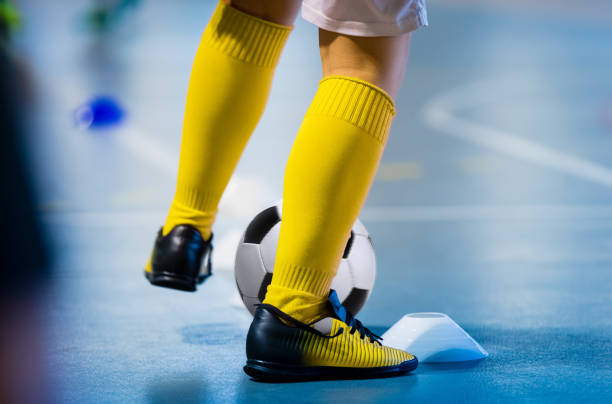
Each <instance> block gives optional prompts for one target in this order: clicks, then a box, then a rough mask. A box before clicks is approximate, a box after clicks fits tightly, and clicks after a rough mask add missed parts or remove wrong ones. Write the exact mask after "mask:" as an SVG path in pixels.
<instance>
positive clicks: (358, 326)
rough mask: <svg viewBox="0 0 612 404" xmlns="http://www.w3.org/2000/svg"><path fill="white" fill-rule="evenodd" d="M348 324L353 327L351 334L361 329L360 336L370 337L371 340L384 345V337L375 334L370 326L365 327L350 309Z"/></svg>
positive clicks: (362, 337) (347, 314)
mask: <svg viewBox="0 0 612 404" xmlns="http://www.w3.org/2000/svg"><path fill="white" fill-rule="evenodd" d="M346 324H347V325H348V326H349V327H351V331H349V333H350V334H354V333H355V331H359V338H361V339H364V338H365V337H368V338H370V341H372V342H375V343H377V344H378V345H382V344H381V343H380V341H382V337H381V336H378V335H376V334H374V333H373V332H372V331H370V329H369V328H367V327H365V326H364V325H363V324H362V323H361V321H359V320H357V319H356V318H355V316H353V315H352V314H351V313H350V312H349V311H348V310H347V311H346Z"/></svg>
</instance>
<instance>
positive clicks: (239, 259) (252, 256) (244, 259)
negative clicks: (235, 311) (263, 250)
mask: <svg viewBox="0 0 612 404" xmlns="http://www.w3.org/2000/svg"><path fill="white" fill-rule="evenodd" d="M265 274H266V271H265V269H264V264H263V261H262V259H261V254H260V253H259V245H258V244H249V243H241V244H240V245H238V249H237V250H236V265H235V266H234V276H235V277H236V283H237V284H238V288H239V290H240V292H241V293H242V294H243V295H245V296H257V293H258V292H259V288H260V286H261V282H262V281H263V278H264V276H265Z"/></svg>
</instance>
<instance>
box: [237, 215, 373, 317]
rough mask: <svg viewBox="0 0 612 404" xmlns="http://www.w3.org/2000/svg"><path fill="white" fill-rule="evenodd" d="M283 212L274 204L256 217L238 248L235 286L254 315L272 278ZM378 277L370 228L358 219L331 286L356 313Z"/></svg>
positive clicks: (348, 307)
mask: <svg viewBox="0 0 612 404" xmlns="http://www.w3.org/2000/svg"><path fill="white" fill-rule="evenodd" d="M280 212H281V207H280V206H272V207H270V208H268V209H265V210H263V211H262V212H260V213H259V214H258V215H257V216H255V218H254V219H253V220H252V221H251V223H249V225H248V227H247V229H246V230H245V232H244V234H243V235H242V238H241V239H240V244H239V245H238V249H237V251H236V263H235V268H234V275H235V277H236V285H237V286H238V291H239V292H240V297H242V301H243V302H244V305H245V306H246V308H247V309H248V310H249V311H250V312H251V314H254V313H255V305H256V304H258V303H261V302H262V301H263V299H264V297H265V295H266V290H267V288H268V285H269V284H270V282H271V280H272V271H273V269H274V259H275V257H276V246H277V245H278V236H279V234H280V222H281V214H280ZM375 278H376V257H375V255H374V246H373V245H372V240H371V239H370V235H369V234H368V231H367V230H366V228H365V227H364V226H363V224H362V223H361V222H360V221H359V220H357V221H356V222H355V224H354V225H353V228H352V229H351V236H350V238H349V240H348V242H347V244H346V247H345V249H344V254H343V256H342V261H341V262H340V267H339V268H338V273H337V274H336V277H335V278H334V280H333V282H332V289H335V290H336V292H337V293H338V297H339V298H340V301H341V302H342V304H343V305H344V306H345V307H346V308H347V309H348V310H349V311H350V312H351V313H353V314H357V312H359V310H361V308H362V307H363V305H364V304H365V302H366V301H367V300H368V297H369V296H370V292H371V291H372V288H373V287H374V280H375Z"/></svg>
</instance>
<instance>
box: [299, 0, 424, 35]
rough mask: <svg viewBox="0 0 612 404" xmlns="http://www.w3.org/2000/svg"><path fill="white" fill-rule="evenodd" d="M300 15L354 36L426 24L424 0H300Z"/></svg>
mask: <svg viewBox="0 0 612 404" xmlns="http://www.w3.org/2000/svg"><path fill="white" fill-rule="evenodd" d="M302 17H303V18H304V19H305V20H307V21H309V22H311V23H313V24H314V25H316V26H318V27H320V28H323V29H324V30H327V31H332V32H338V33H340V34H345V35H354V36H396V35H401V34H403V33H406V32H410V31H414V30H416V29H418V28H420V27H422V26H425V25H427V9H426V7H425V0H303V1H302Z"/></svg>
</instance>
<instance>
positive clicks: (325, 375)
mask: <svg viewBox="0 0 612 404" xmlns="http://www.w3.org/2000/svg"><path fill="white" fill-rule="evenodd" d="M418 365H419V361H418V359H417V358H414V359H413V360H410V361H406V362H402V363H400V364H399V365H395V366H383V367H375V368H348V367H334V366H310V367H308V366H295V365H283V364H280V363H273V362H265V361H259V360H254V359H249V360H247V364H246V366H245V367H244V372H245V373H246V374H247V375H249V376H251V377H252V378H254V379H257V380H262V381H281V382H282V381H305V380H337V379H375V378H382V377H392V376H401V375H404V374H406V373H408V372H411V371H413V370H414V369H416V368H417V366H418Z"/></svg>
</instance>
